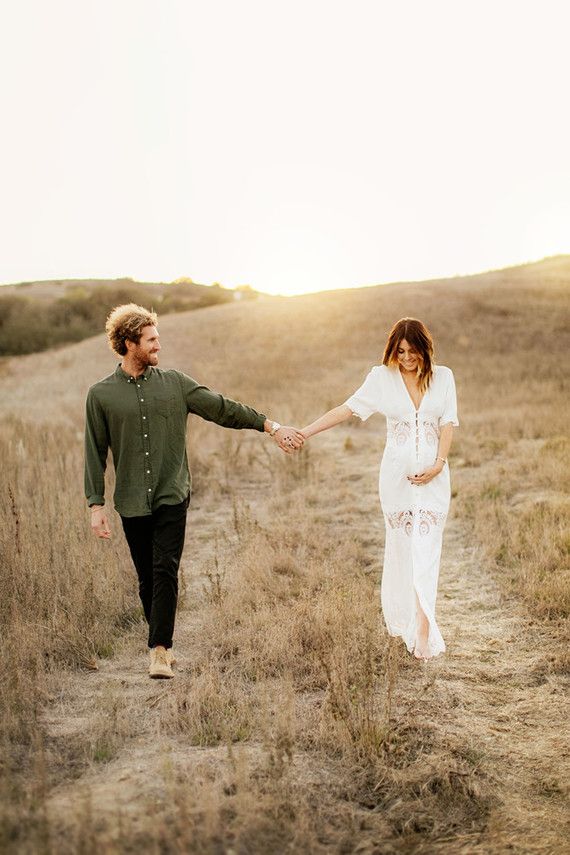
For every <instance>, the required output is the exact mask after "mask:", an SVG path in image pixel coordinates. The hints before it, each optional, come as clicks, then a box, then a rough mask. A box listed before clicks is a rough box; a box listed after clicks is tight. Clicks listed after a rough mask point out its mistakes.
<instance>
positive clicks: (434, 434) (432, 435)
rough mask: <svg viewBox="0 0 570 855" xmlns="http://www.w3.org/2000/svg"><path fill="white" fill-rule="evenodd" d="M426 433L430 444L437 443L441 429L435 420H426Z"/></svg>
mask: <svg viewBox="0 0 570 855" xmlns="http://www.w3.org/2000/svg"><path fill="white" fill-rule="evenodd" d="M424 433H425V437H426V442H427V444H428V445H437V443H438V440H439V430H438V428H437V424H436V423H435V422H424Z"/></svg>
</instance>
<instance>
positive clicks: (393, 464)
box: [382, 443, 435, 478]
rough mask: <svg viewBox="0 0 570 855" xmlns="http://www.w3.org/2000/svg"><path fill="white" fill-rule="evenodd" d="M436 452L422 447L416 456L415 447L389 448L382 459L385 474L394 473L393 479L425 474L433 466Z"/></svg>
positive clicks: (408, 445) (410, 445)
mask: <svg viewBox="0 0 570 855" xmlns="http://www.w3.org/2000/svg"><path fill="white" fill-rule="evenodd" d="M434 459H435V452H434V451H433V450H432V449H431V448H429V449H426V448H422V447H421V446H420V449H419V453H418V454H417V455H416V449H415V446H414V445H412V444H411V443H410V444H407V445H406V446H404V447H397V446H387V447H386V448H385V450H384V456H383V457H382V469H383V470H384V471H385V474H388V473H389V472H390V473H392V475H393V477H396V478H399V477H405V476H406V475H415V474H416V473H419V472H423V470H424V469H427V468H428V467H429V466H432V465H433V462H434Z"/></svg>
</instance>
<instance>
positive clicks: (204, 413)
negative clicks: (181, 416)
mask: <svg viewBox="0 0 570 855" xmlns="http://www.w3.org/2000/svg"><path fill="white" fill-rule="evenodd" d="M179 376H180V378H181V383H182V389H183V394H184V400H185V401H186V408H187V410H188V412H189V413H195V414H196V415H197V416H200V418H202V419H206V421H209V422H215V423H216V424H217V425H220V426H221V427H226V428H234V429H235V430H243V429H247V428H249V429H251V430H258V431H263V429H264V425H265V420H266V416H265V415H264V414H263V413H258V412H257V410H254V409H253V407H248V406H247V405H246V404H241V403H240V402H239V401H233V400H232V399H231V398H225V397H224V396H223V395H221V394H220V393H219V392H213V391H212V390H211V389H209V388H208V387H207V386H203V385H201V384H200V383H197V382H196V381H195V380H193V379H192V378H191V377H188V375H187V374H182V373H180V374H179Z"/></svg>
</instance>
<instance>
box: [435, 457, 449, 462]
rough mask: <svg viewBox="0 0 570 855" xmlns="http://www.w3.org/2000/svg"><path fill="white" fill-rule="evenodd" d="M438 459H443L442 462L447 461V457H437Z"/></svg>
mask: <svg viewBox="0 0 570 855" xmlns="http://www.w3.org/2000/svg"><path fill="white" fill-rule="evenodd" d="M435 459H436V460H441V462H442V463H447V457H436V458H435Z"/></svg>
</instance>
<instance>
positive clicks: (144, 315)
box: [105, 303, 158, 356]
mask: <svg viewBox="0 0 570 855" xmlns="http://www.w3.org/2000/svg"><path fill="white" fill-rule="evenodd" d="M157 323H158V315H157V314H156V312H149V311H148V309H145V308H144V306H137V304H136V303H126V304H125V305H124V306H115V308H114V309H113V310H112V311H111V313H110V315H109V316H108V318H107V322H106V324H105V331H106V333H107V338H108V340H109V347H110V348H111V350H112V351H113V352H114V353H117V354H118V355H119V356H125V355H126V353H127V345H126V342H127V340H128V341H133V342H134V343H135V344H138V343H139V342H140V340H141V334H142V331H143V329H144V327H152V326H156V324H157Z"/></svg>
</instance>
